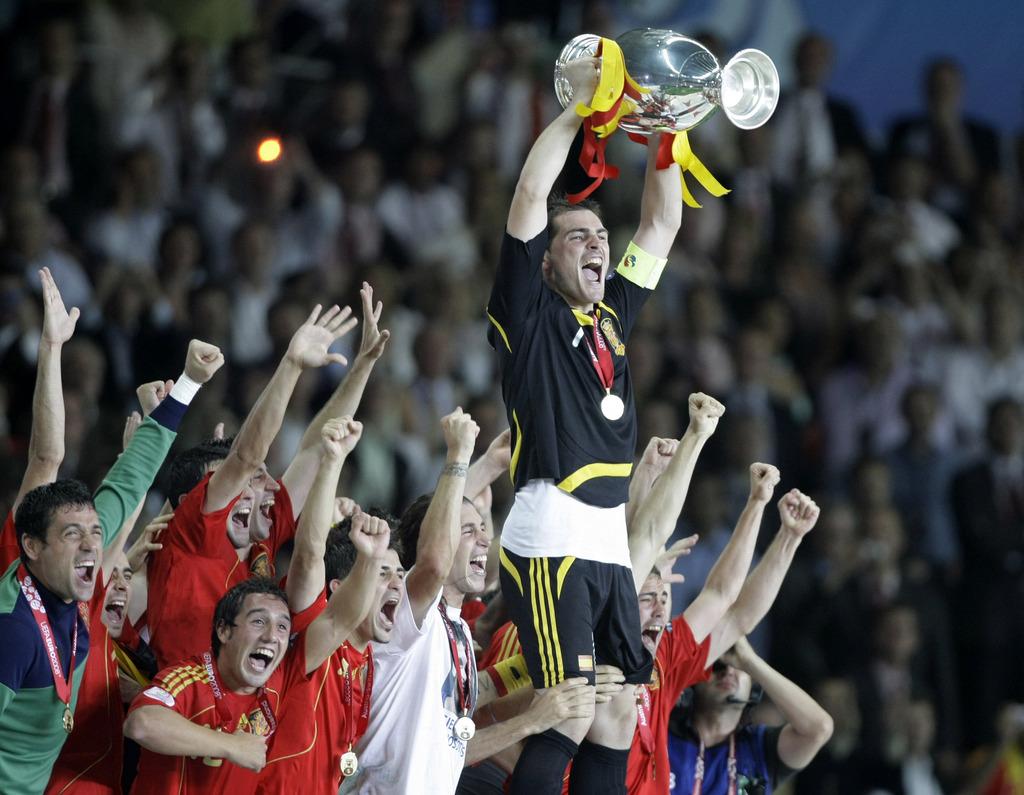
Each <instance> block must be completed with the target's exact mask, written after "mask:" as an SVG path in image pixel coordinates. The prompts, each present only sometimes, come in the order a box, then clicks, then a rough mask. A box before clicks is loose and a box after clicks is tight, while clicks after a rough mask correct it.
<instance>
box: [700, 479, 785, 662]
mask: <svg viewBox="0 0 1024 795" xmlns="http://www.w3.org/2000/svg"><path fill="white" fill-rule="evenodd" d="M778 482H779V470H777V469H776V468H775V467H773V466H772V465H771V464H751V465H750V496H749V497H748V498H747V504H746V506H745V507H744V508H743V513H741V514H740V518H739V521H738V522H737V523H736V528H735V529H734V530H733V531H732V538H730V539H729V543H728V544H726V545H725V549H723V550H722V554H721V555H719V556H718V560H716V561H715V565H714V566H712V567H711V571H710V572H708V578H707V580H706V581H705V582H704V587H703V588H702V589H701V592H700V593H699V594H697V598H696V599H694V600H693V602H692V603H690V605H689V606H688V607H687V608H686V610H685V611H684V612H683V615H684V616H685V618H686V623H687V624H689V625H690V629H691V630H692V631H693V637H694V640H696V641H697V643H703V642H704V638H706V637H707V636H708V635H710V634H711V630H713V629H714V628H715V627H716V626H718V623H719V622H720V621H721V620H722V617H723V616H724V615H725V614H726V612H727V611H728V610H729V608H730V607H732V603H733V602H735V601H736V599H737V598H738V597H739V594H740V588H741V587H742V586H743V580H744V578H745V577H746V576H747V571H748V570H749V569H750V561H751V559H752V558H753V557H754V543H755V542H756V541H757V531H758V529H759V528H760V526H761V516H762V515H763V514H764V507H765V506H766V505H767V504H768V502H769V501H770V500H771V498H772V492H773V491H774V490H775V486H776V484H777V483H778ZM719 654H721V651H720V652H719ZM712 659H715V658H712V657H710V656H709V657H708V660H709V662H710V661H711V660H712Z"/></svg>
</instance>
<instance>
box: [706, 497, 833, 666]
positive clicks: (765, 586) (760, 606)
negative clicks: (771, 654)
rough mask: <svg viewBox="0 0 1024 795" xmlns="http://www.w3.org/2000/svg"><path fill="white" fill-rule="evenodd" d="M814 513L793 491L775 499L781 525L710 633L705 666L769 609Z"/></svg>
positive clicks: (808, 502) (815, 509)
mask: <svg viewBox="0 0 1024 795" xmlns="http://www.w3.org/2000/svg"><path fill="white" fill-rule="evenodd" d="M818 514H819V510H818V505H817V503H815V502H814V500H812V499H811V498H810V497H808V496H807V495H805V494H803V493H801V492H799V491H797V490H796V489H792V490H790V491H789V492H787V493H786V494H784V495H783V496H782V499H780V500H779V518H780V519H781V521H782V526H781V527H780V528H779V532H778V533H776V534H775V538H774V539H773V540H772V543H771V545H770V546H769V547H768V550H767V552H765V553H764V557H763V558H761V562H760V563H758V564H757V566H756V567H755V568H754V570H753V571H752V572H751V573H750V576H749V577H747V578H746V582H744V583H743V588H742V589H741V590H740V593H739V596H737V598H736V601H735V602H734V603H733V605H732V606H731V607H730V608H729V610H728V611H727V612H726V613H725V615H724V616H723V617H722V619H721V621H719V622H718V623H717V624H716V625H715V627H714V629H713V630H712V631H711V648H710V650H709V651H708V664H709V665H710V664H711V663H712V662H714V661H715V660H717V659H718V657H719V656H720V655H721V654H722V652H724V651H725V650H726V649H729V648H730V647H731V646H732V645H733V644H734V643H735V642H736V639H737V638H739V637H741V636H744V635H749V634H750V633H751V632H752V631H753V630H754V628H755V627H756V626H757V625H758V624H759V623H760V622H761V619H762V618H764V617H765V615H766V614H767V613H768V610H769V609H771V606H772V604H773V603H774V602H775V597H776V596H778V594H779V588H780V587H781V586H782V581H783V579H785V577H786V572H788V571H789V566H790V564H791V563H792V562H793V556H794V555H795V554H796V550H797V548H798V547H799V546H800V542H801V541H802V540H803V538H804V536H805V535H807V534H808V533H809V532H810V531H811V530H812V529H813V528H814V525H815V523H816V522H817V521H818ZM709 579H710V575H709ZM694 634H696V633H694Z"/></svg>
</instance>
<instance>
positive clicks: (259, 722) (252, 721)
mask: <svg viewBox="0 0 1024 795" xmlns="http://www.w3.org/2000/svg"><path fill="white" fill-rule="evenodd" d="M246 727H248V729H247V730H248V732H249V734H255V735H257V736H259V737H266V736H268V735H269V734H270V724H269V723H267V716H266V715H264V714H263V710H261V709H254V710H253V711H252V712H250V713H249V714H248V715H242V717H240V718H239V719H238V728H240V729H246Z"/></svg>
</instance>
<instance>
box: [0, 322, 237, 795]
mask: <svg viewBox="0 0 1024 795" xmlns="http://www.w3.org/2000/svg"><path fill="white" fill-rule="evenodd" d="M223 363H224V357H223V356H222V355H221V353H220V351H219V350H218V349H217V348H216V347H215V346H213V345H209V344H207V343H204V342H200V341H199V340H193V341H192V342H191V343H190V344H189V350H188V355H187V358H186V362H185V371H184V373H183V374H182V376H181V377H180V378H179V379H178V382H177V383H176V384H175V386H174V388H173V389H172V390H171V392H170V394H169V395H168V396H167V397H166V398H165V399H164V400H163V402H161V403H160V405H159V406H157V407H156V408H155V409H154V410H153V412H152V413H151V414H150V415H149V417H147V418H146V419H145V420H144V421H143V422H142V423H141V425H140V426H139V428H138V430H137V431H136V432H135V435H134V436H133V437H132V439H131V442H130V443H129V444H128V448H127V449H126V450H125V452H124V453H123V454H122V455H121V456H120V457H119V458H118V460H117V462H116V463H115V464H114V466H113V467H111V469H110V471H109V472H108V473H107V476H106V477H105V478H104V480H103V483H102V484H101V485H100V487H99V489H98V490H97V492H96V493H95V495H92V494H90V493H89V491H88V490H87V489H86V488H85V486H83V485H82V484H81V483H78V482H77V481H73V480H58V481H56V482H54V483H49V484H46V485H42V486H38V487H37V488H35V489H33V490H32V491H29V492H28V493H27V494H26V495H25V497H24V499H23V500H22V502H21V504H20V505H19V506H18V511H17V513H16V514H15V530H16V532H17V537H18V542H19V545H20V548H21V558H20V560H18V561H15V562H14V563H12V564H11V565H10V566H9V567H8V568H7V570H6V572H5V573H4V575H3V576H2V577H0V637H3V638H4V643H3V644H2V645H0V791H2V792H4V793H5V794H6V793H11V794H12V795H19V794H20V793H39V792H41V791H42V790H43V788H44V787H45V785H46V782H47V780H48V779H49V776H50V771H51V769H52V767H53V763H54V761H55V759H56V758H57V755H58V754H59V753H60V750H61V747H62V746H63V744H64V741H65V739H66V738H67V735H68V733H70V731H71V730H72V728H73V726H74V718H73V716H74V710H75V705H76V702H77V698H78V692H79V688H80V686H81V681H82V675H83V672H84V670H85V666H84V663H85V661H86V659H87V657H88V653H89V629H88V626H87V625H86V622H85V612H84V608H83V603H85V602H88V601H89V600H90V599H91V598H92V596H93V590H94V588H95V586H96V581H97V573H98V572H99V567H100V566H101V564H102V560H103V548H104V546H105V545H107V544H108V543H109V542H110V541H111V540H112V539H113V538H114V536H115V535H116V534H117V533H118V531H119V530H120V529H121V527H122V525H123V524H124V521H125V519H126V518H127V517H128V515H129V514H131V513H132V511H133V510H134V509H135V507H136V505H138V504H139V502H140V501H141V500H142V499H143V497H145V495H146V492H147V491H148V490H149V487H150V486H151V485H152V482H153V478H154V477H155V476H156V473H157V470H158V469H159V468H160V465H161V464H162V463H163V460H164V457H165V456H166V455H167V451H168V449H170V446H171V443H172V442H173V441H174V438H175V436H176V432H177V428H178V425H179V423H180V422H181V419H182V417H183V416H184V414H185V411H186V409H187V407H188V404H189V403H190V402H191V400H192V398H193V397H194V395H195V393H196V391H198V389H199V388H200V386H201V385H202V384H204V383H206V382H207V381H208V380H209V379H210V378H211V377H212V376H213V374H214V373H215V372H216V371H217V370H218V369H219V368H220V367H221V365H222V364H223Z"/></svg>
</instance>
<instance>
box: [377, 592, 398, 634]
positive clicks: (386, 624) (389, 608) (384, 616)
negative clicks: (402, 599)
mask: <svg viewBox="0 0 1024 795" xmlns="http://www.w3.org/2000/svg"><path fill="white" fill-rule="evenodd" d="M398 601H399V599H398V597H397V596H394V595H389V596H388V598H387V599H385V600H384V604H382V605H381V606H380V614H379V615H380V621H379V623H380V626H381V627H382V628H383V629H385V630H388V631H389V632H390V631H391V629H392V628H393V627H394V626H395V611H396V610H398Z"/></svg>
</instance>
